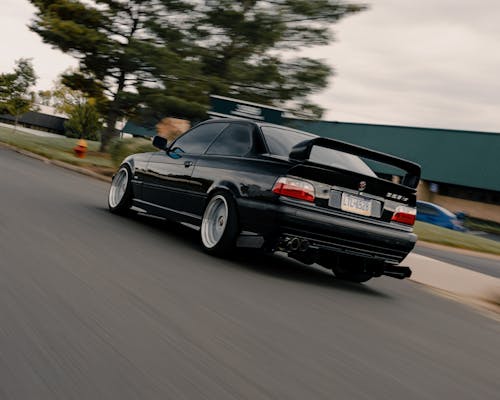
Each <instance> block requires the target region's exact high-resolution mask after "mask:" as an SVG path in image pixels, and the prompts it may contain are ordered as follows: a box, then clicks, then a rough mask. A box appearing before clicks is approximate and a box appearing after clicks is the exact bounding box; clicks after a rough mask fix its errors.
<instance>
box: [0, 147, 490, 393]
mask: <svg viewBox="0 0 500 400" xmlns="http://www.w3.org/2000/svg"><path fill="white" fill-rule="evenodd" d="M0 170H1V172H2V173H1V175H0V188H1V196H0V399H2V400H3V399H64V400H68V399H176V400H177V399H218V400H221V399H301V400H303V399H395V398H404V399H406V400H407V399H438V398H440V399H454V400H457V399H481V400H485V399H498V394H499V393H500V379H499V378H500V339H499V338H500V335H499V333H500V332H499V331H500V329H499V325H500V324H499V323H498V322H497V321H495V320H493V319H490V318H488V317H486V316H483V315H481V314H479V313H477V312H475V311H473V310H472V309H470V308H468V307H467V306H464V305H461V304H459V303H455V302H453V301H451V300H448V299H445V298H442V297H438V296H436V295H434V294H432V293H431V292H429V291H428V290H426V289H425V288H424V287H421V286H420V285H417V284H415V283H412V282H411V281H398V280H393V279H391V278H385V277H384V278H380V279H377V280H372V281H370V282H369V283H367V284H365V285H354V284H345V283H339V282H336V281H335V280H334V279H332V277H331V276H330V275H329V274H328V273H326V272H324V271H322V270H318V269H314V268H310V267H305V266H302V265H300V264H298V263H296V262H293V261H290V260H288V259H285V258H280V257H256V256H250V255H248V254H246V255H244V256H241V257H240V258H239V259H234V260H221V259H217V258H213V257H210V256H208V255H205V254H204V253H203V252H202V251H200V249H199V247H198V245H197V244H196V233H193V232H192V231H189V230H187V229H181V228H179V227H178V226H176V225H172V226H169V225H166V224H165V223H164V222H163V221H159V220H154V219H150V218H146V217H137V218H122V217H117V216H114V215H112V214H110V213H109V212H108V211H107V210H106V208H105V204H106V191H107V185H106V184H105V183H102V182H99V181H96V180H93V179H91V178H87V177H85V176H80V175H77V174H74V173H72V172H70V171H66V170H64V169H59V168H57V167H55V166H52V165H47V164H44V163H42V162H40V161H37V160H33V159H30V158H26V157H24V156H21V155H18V154H16V153H14V152H12V151H8V150H4V149H0Z"/></svg>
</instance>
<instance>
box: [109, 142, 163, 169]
mask: <svg viewBox="0 0 500 400" xmlns="http://www.w3.org/2000/svg"><path fill="white" fill-rule="evenodd" d="M149 151H157V149H156V148H155V147H153V145H152V144H151V141H150V140H149V139H143V138H133V139H119V138H116V139H114V140H113V141H112V142H111V144H110V146H109V153H110V154H111V160H112V162H113V165H114V166H115V167H117V168H118V167H119V166H120V164H121V163H122V161H123V160H124V159H125V157H127V156H129V155H131V154H136V153H146V152H149Z"/></svg>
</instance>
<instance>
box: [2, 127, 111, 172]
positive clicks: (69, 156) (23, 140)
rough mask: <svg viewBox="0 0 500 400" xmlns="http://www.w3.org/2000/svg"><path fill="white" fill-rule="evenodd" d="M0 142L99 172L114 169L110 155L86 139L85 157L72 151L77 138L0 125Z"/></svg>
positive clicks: (96, 143)
mask: <svg viewBox="0 0 500 400" xmlns="http://www.w3.org/2000/svg"><path fill="white" fill-rule="evenodd" d="M0 142H4V143H7V144H10V145H13V146H16V147H18V148H21V149H24V150H28V151H31V152H32V153H36V154H39V155H41V156H44V157H47V158H50V159H52V160H59V161H64V162H67V163H70V164H75V165H79V166H82V167H88V168H90V169H92V170H95V171H98V172H101V173H106V174H110V173H111V172H112V171H113V170H114V166H113V164H112V162H111V158H110V156H109V155H108V154H104V153H99V146H100V143H99V142H93V141H90V140H89V141H87V144H88V146H89V147H88V153H87V156H86V157H85V158H77V157H76V156H75V153H74V152H73V148H74V147H75V146H76V142H77V139H69V138H66V137H64V136H61V137H57V138H53V137H42V136H35V135H31V134H28V133H23V132H19V131H16V132H14V131H13V129H11V128H4V127H0Z"/></svg>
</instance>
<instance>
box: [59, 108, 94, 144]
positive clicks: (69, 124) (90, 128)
mask: <svg viewBox="0 0 500 400" xmlns="http://www.w3.org/2000/svg"><path fill="white" fill-rule="evenodd" d="M64 128H65V130H66V136H67V137H71V138H83V139H89V140H99V139H100V137H99V132H100V130H101V128H102V125H101V123H100V117H99V113H98V112H97V109H96V107H95V105H94V104H92V102H86V103H83V104H77V105H75V106H74V107H73V108H72V109H71V110H70V111H69V119H68V120H67V121H66V123H65V124H64Z"/></svg>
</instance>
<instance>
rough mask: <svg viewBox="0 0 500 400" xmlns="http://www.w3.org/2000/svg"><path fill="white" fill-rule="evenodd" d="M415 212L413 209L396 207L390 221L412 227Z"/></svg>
mask: <svg viewBox="0 0 500 400" xmlns="http://www.w3.org/2000/svg"><path fill="white" fill-rule="evenodd" d="M416 215H417V210H416V209H415V208H413V207H406V206H397V207H396V210H395V211H394V214H393V215H392V218H391V221H395V222H399V223H400V224H406V225H413V224H414V223H415V217H416Z"/></svg>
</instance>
